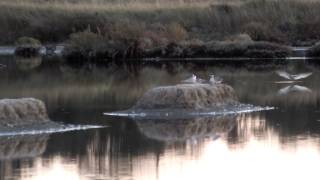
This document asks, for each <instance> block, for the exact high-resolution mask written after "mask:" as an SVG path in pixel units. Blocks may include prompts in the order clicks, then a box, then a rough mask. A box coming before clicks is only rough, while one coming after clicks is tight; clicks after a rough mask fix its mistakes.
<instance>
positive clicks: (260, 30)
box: [242, 22, 286, 43]
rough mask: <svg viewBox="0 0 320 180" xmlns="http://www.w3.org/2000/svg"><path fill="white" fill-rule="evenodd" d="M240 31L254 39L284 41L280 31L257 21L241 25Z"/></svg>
mask: <svg viewBox="0 0 320 180" xmlns="http://www.w3.org/2000/svg"><path fill="white" fill-rule="evenodd" d="M242 32H243V33H246V34H248V35H249V36H250V37H251V38H252V39H253V40H255V41H271V42H278V43H283V42H285V41H286V40H285V39H286V38H285V37H284V35H283V34H282V33H281V32H280V31H278V30H276V29H272V28H271V27H269V26H267V25H265V24H263V23H259V22H250V23H248V24H246V25H244V26H243V27H242Z"/></svg>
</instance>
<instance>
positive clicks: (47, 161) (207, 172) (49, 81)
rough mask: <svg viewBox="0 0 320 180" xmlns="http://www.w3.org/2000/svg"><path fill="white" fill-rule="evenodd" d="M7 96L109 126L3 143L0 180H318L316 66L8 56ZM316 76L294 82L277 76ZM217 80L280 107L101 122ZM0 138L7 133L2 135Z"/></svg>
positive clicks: (73, 120)
mask: <svg viewBox="0 0 320 180" xmlns="http://www.w3.org/2000/svg"><path fill="white" fill-rule="evenodd" d="M0 63H1V64H3V65H5V66H2V68H1V69H0V75H1V78H0V87H1V90H0V97H1V98H19V97H35V98H39V99H41V100H43V101H44V102H45V104H46V106H47V108H48V112H49V116H50V118H51V119H52V120H54V121H58V122H64V123H68V124H86V125H102V126H105V127H104V128H99V129H91V130H90V129H89V130H83V131H72V132H65V133H53V134H40V135H24V136H3V137H0V179H21V180H38V179H45V180H50V179H54V180H56V179H59V180H63V179H66V180H67V179H68V180H70V179H84V180H86V179H112V180H131V179H132V180H177V179H184V180H187V179H190V180H193V179H247V180H253V179H268V180H269V179H319V176H320V175H319V173H318V169H319V166H320V103H319V102H320V101H319V100H320V83H319V82H320V81H319V80H320V66H318V65H317V63H316V62H310V61H305V60H290V61H286V62H285V63H275V64H265V65H263V66H258V65H257V64H253V65H252V64H251V63H249V64H245V65H244V64H241V63H236V65H235V63H198V64H197V63H158V64H156V65H155V64H126V65H115V64H109V65H99V66H97V65H92V64H87V65H77V66H74V65H66V64H65V63H61V62H59V61H57V60H50V59H47V60H45V59H41V58H33V59H21V58H14V57H1V59H0ZM277 70H285V71H287V72H290V73H293V74H297V73H304V72H313V74H312V75H311V76H310V77H308V78H305V79H303V80H301V81H299V82H295V83H294V84H292V83H291V84H288V83H285V82H283V81H285V79H283V78H282V77H280V76H278V75H277V74H276V73H275V71H277ZM192 73H194V74H196V75H198V76H199V77H201V78H207V77H208V75H209V74H212V73H213V74H216V75H218V76H220V77H222V78H223V79H224V82H225V83H227V84H229V85H231V86H232V87H233V88H234V89H235V91H236V92H237V95H238V96H239V100H240V101H241V102H243V103H248V104H253V105H260V106H272V107H275V109H274V110H269V111H261V112H255V113H244V114H238V115H228V116H219V117H199V118H191V119H175V120H167V119H161V117H160V118H159V119H152V120H147V119H144V120H136V119H130V118H125V117H110V116H104V115H103V113H104V112H112V111H117V110H123V109H127V108H130V107H131V106H132V105H134V103H135V102H136V101H137V100H138V99H139V97H140V96H141V95H142V94H143V93H144V92H146V91H147V90H148V89H150V88H152V87H157V86H163V85H173V84H177V83H179V82H180V81H181V80H182V79H185V78H186V77H188V76H189V75H190V74H192ZM0 134H1V132H0Z"/></svg>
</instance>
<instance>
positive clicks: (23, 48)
mask: <svg viewBox="0 0 320 180" xmlns="http://www.w3.org/2000/svg"><path fill="white" fill-rule="evenodd" d="M15 45H16V50H15V54H16V55H19V56H28V57H30V56H35V55H37V54H38V53H39V50H40V48H41V43H40V41H39V40H37V39H34V38H31V37H21V38H19V39H18V40H17V41H16V42H15Z"/></svg>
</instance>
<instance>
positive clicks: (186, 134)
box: [135, 116, 236, 141]
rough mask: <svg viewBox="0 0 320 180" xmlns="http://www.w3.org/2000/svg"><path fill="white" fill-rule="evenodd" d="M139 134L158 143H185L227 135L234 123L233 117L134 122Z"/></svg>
mask: <svg viewBox="0 0 320 180" xmlns="http://www.w3.org/2000/svg"><path fill="white" fill-rule="evenodd" d="M135 123H136V124H137V126H138V128H139V130H140V132H141V133H142V134H144V135H145V136H146V137H148V138H151V139H155V140H159V141H185V140H188V139H191V138H204V137H210V136H216V135H222V134H226V133H228V132H229V131H230V130H231V129H232V128H233V127H234V126H235V123H236V118H235V116H222V117H201V118H194V119H167V120H161V119H157V120H149V119H146V120H141V119H139V120H136V121H135Z"/></svg>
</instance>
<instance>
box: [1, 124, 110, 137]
mask: <svg viewBox="0 0 320 180" xmlns="http://www.w3.org/2000/svg"><path fill="white" fill-rule="evenodd" d="M105 127H106V126H99V125H73V124H60V123H52V124H43V125H36V126H27V127H19V128H7V129H1V130H0V137H3V136H18V135H36V134H52V133H62V132H68V131H79V130H88V129H98V128H105Z"/></svg>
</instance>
